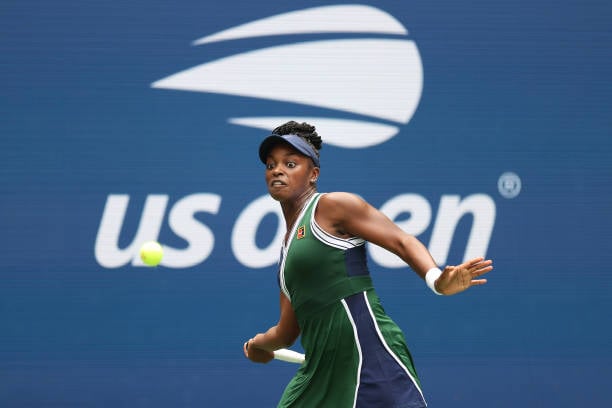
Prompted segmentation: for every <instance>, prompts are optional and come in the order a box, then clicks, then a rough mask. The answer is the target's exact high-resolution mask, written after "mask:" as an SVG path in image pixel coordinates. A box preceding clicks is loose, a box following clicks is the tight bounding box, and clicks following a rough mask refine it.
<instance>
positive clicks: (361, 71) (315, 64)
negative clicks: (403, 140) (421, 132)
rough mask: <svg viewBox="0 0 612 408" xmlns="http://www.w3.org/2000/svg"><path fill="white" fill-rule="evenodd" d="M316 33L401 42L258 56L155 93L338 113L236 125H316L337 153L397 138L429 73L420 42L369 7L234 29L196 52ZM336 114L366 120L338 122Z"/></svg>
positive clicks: (318, 44) (297, 48)
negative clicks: (225, 96)
mask: <svg viewBox="0 0 612 408" xmlns="http://www.w3.org/2000/svg"><path fill="white" fill-rule="evenodd" d="M313 33H345V34H351V35H352V37H354V35H355V34H364V35H368V34H376V35H377V36H380V35H381V34H383V35H388V36H396V37H397V38H346V39H330V40H320V41H306V42H296V43H292V44H289V45H281V46H276V47H269V48H261V49H254V50H252V51H249V52H245V53H240V54H235V55H231V56H228V57H225V58H221V59H217V60H214V61H211V62H208V63H205V64H202V65H198V66H195V67H192V68H189V69H186V70H184V71H181V72H178V73H176V74H173V75H170V76H168V77H165V78H162V79H160V80H158V81H156V82H154V83H153V84H151V86H152V87H153V88H164V89H175V90H183V91H196V92H209V93H220V94H228V95H238V96H246V97H254V98H261V99H268V100H275V101H281V102H292V103H296V104H303V105H309V106H313V107H319V108H326V109H329V110H332V111H330V113H329V116H324V117H313V116H303V115H300V114H299V112H297V111H296V113H295V114H294V115H292V116H291V117H284V116H279V115H271V116H257V117H231V118H228V121H229V122H230V123H232V124H236V125H242V126H247V127H252V128H257V129H263V130H270V129H273V128H274V127H276V126H278V124H279V123H283V122H286V121H288V120H296V121H300V122H301V121H305V122H310V123H316V125H317V130H318V131H319V132H320V133H321V134H324V135H325V142H326V143H329V144H330V145H335V146H340V147H345V148H364V147H369V146H374V145H377V144H380V143H383V142H385V141H387V140H389V139H390V138H392V137H393V136H395V135H396V134H397V133H398V132H399V130H400V129H399V125H402V124H406V123H408V122H409V121H410V119H411V118H412V116H413V114H414V112H415V110H416V108H417V106H418V103H419V101H420V99H421V92H422V89H423V67H422V64H421V57H420V55H419V52H418V49H417V47H416V45H415V43H414V41H411V40H409V39H406V38H405V37H406V36H407V35H408V31H407V30H406V28H405V27H404V26H403V25H402V24H401V23H400V22H399V21H397V20H396V19H395V18H394V17H393V16H391V15H390V14H388V13H386V12H384V11H382V10H379V9H377V8H374V7H371V6H365V5H336V6H324V7H315V8H309V9H305V10H297V11H292V12H289V13H284V14H278V15H275V16H271V17H268V18H264V19H260V20H256V21H252V22H249V23H246V24H243V25H239V26H236V27H232V28H229V29H227V30H224V31H221V32H218V33H215V34H212V35H209V36H206V37H203V38H200V39H198V40H196V41H194V42H193V44H194V45H203V44H209V43H212V42H217V41H228V40H235V39H245V38H254V37H262V36H272V35H291V34H292V35H296V34H313ZM297 109H299V108H297ZM333 110H335V111H337V114H338V115H343V116H346V115H347V114H353V115H359V116H360V118H359V119H347V118H344V117H333V116H332V115H334V112H333ZM347 135H350V136H347Z"/></svg>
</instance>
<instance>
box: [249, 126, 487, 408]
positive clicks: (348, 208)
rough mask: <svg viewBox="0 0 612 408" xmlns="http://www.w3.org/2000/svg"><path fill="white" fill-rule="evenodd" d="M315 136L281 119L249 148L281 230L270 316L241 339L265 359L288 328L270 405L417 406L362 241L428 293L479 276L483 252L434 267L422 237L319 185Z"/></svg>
mask: <svg viewBox="0 0 612 408" xmlns="http://www.w3.org/2000/svg"><path fill="white" fill-rule="evenodd" d="M321 143H322V141H321V137H320V136H319V135H318V134H317V132H316V130H315V128H314V126H311V125H309V124H307V123H301V124H299V123H296V122H293V121H291V122H288V123H285V124H284V125H282V126H279V127H278V128H276V129H274V131H273V134H272V135H270V136H268V137H267V138H265V139H264V140H263V142H262V143H261V145H260V147H259V158H260V159H261V161H262V162H263V163H264V164H265V168H266V170H265V179H266V184H267V187H268V192H269V193H270V195H271V196H272V197H273V198H274V199H275V200H277V201H278V202H279V203H280V205H281V208H282V212H283V215H284V218H285V222H286V226H287V233H286V235H285V238H284V241H283V246H282V253H281V259H280V268H279V273H278V281H279V286H280V318H279V321H278V323H277V324H276V325H275V326H274V327H271V328H270V329H269V330H268V331H266V332H265V333H259V334H257V335H256V336H255V337H253V338H252V339H249V340H248V341H247V342H246V343H245V344H244V353H245V355H246V356H247V357H248V358H249V359H250V360H252V361H254V362H260V363H266V362H268V361H270V360H271V359H272V358H273V351H274V350H277V349H280V348H285V347H289V346H290V345H292V344H293V343H294V342H295V340H296V339H297V338H298V336H300V335H301V342H302V346H303V348H304V351H305V354H306V361H305V362H304V364H302V365H301V367H300V369H299V370H298V372H297V373H296V375H295V377H294V378H293V379H292V380H291V382H290V383H289V384H288V385H287V387H286V389H285V392H284V393H283V395H282V397H281V400H280V402H279V404H278V407H304V408H312V407H334V408H344V407H367V408H371V407H381V408H382V407H384V408H389V407H415V408H416V407H426V406H427V404H426V402H425V398H424V396H423V392H422V390H421V384H420V382H419V378H418V376H417V373H416V370H415V368H414V364H413V360H412V357H411V355H410V352H409V351H408V348H407V346H406V341H405V339H404V335H403V333H402V331H401V330H400V328H399V327H398V326H397V325H396V324H395V323H394V322H393V321H392V320H391V319H390V318H389V316H388V315H387V314H386V313H385V311H384V309H383V307H382V306H381V303H380V300H379V298H378V296H377V294H376V291H375V290H374V287H373V285H372V280H371V278H370V274H369V271H368V268H367V265H366V252H365V243H366V242H368V241H369V242H372V243H374V244H376V245H379V246H381V247H383V248H385V249H387V250H389V251H391V252H393V253H394V254H396V255H397V256H399V257H400V258H401V259H402V260H403V261H404V262H406V263H407V264H408V265H409V266H410V267H411V268H412V270H413V271H415V272H416V273H417V274H418V275H419V276H420V277H421V278H423V279H425V281H426V283H427V285H428V286H429V287H430V288H431V289H432V290H433V291H434V292H435V293H437V294H442V295H452V294H455V293H459V292H462V291H464V290H466V289H468V288H470V287H472V286H475V285H482V284H484V283H486V279H483V278H481V276H482V275H483V274H485V273H487V272H489V271H491V270H492V269H493V266H492V261H491V260H485V259H483V258H476V259H473V260H470V261H468V262H465V263H463V264H461V265H458V266H446V267H445V268H444V270H443V271H441V270H440V269H438V268H437V266H436V264H435V262H434V260H433V258H432V256H431V255H430V253H429V252H428V250H427V249H426V248H425V246H424V245H423V244H422V243H421V242H420V241H419V240H418V239H416V238H415V237H413V236H411V235H409V234H407V233H405V232H404V231H403V230H401V229H400V228H399V227H398V226H396V225H395V224H394V223H393V222H392V221H391V220H390V219H389V218H387V217H386V216H385V215H384V214H382V213H381V212H380V211H378V210H377V209H375V208H374V207H372V206H371V205H370V204H368V203H367V202H365V201H364V200H363V199H361V198H360V197H358V196H357V195H354V194H350V193H344V192H331V193H325V194H321V193H318V192H317V187H316V182H317V179H318V177H319V175H320V171H321V170H320V168H321V166H320V158H319V150H320V149H321Z"/></svg>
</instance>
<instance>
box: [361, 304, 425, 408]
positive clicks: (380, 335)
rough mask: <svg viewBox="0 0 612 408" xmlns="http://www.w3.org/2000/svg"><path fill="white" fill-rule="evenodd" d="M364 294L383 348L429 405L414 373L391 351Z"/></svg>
mask: <svg viewBox="0 0 612 408" xmlns="http://www.w3.org/2000/svg"><path fill="white" fill-rule="evenodd" d="M362 294H363V297H364V300H365V303H366V305H367V306H368V311H369V312H370V316H371V317H372V321H373V322H374V328H375V329H376V334H378V338H379V339H380V341H381V342H382V344H383V346H385V349H386V350H387V352H388V353H389V354H390V355H391V357H393V359H394V360H395V361H396V362H397V364H399V365H400V367H402V369H403V370H404V371H405V372H406V374H408V377H410V380H411V381H412V383H413V384H414V386H415V387H416V389H417V390H419V393H420V394H421V398H423V402H425V405H427V401H425V397H424V396H423V391H422V390H421V387H419V384H418V383H417V381H416V380H415V379H414V377H413V376H412V373H411V372H410V370H408V368H407V367H406V366H405V365H404V363H403V362H402V360H400V358H399V357H398V356H397V355H396V354H395V353H394V352H393V351H392V350H391V348H390V347H389V345H388V344H387V342H386V341H385V338H384V337H383V335H382V332H381V331H380V328H379V327H378V322H377V321H376V316H374V312H373V311H372V307H371V306H370V301H369V299H368V295H367V293H366V292H363V293H362Z"/></svg>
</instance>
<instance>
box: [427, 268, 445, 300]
mask: <svg viewBox="0 0 612 408" xmlns="http://www.w3.org/2000/svg"><path fill="white" fill-rule="evenodd" d="M440 275H442V271H441V270H440V269H439V268H436V267H434V268H431V269H430V270H428V271H427V273H426V274H425V282H426V283H427V286H429V289H431V290H432V291H433V293H435V294H436V295H441V293H440V292H438V291H437V290H436V280H437V279H438V278H439V277H440Z"/></svg>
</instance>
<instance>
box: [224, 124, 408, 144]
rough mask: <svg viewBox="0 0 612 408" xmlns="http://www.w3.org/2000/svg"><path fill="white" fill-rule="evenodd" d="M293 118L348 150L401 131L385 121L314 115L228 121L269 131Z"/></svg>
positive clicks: (326, 141) (386, 138) (324, 140)
mask: <svg viewBox="0 0 612 408" xmlns="http://www.w3.org/2000/svg"><path fill="white" fill-rule="evenodd" d="M290 120H295V121H296V122H298V123H301V122H308V123H312V124H315V125H316V127H317V133H318V134H320V135H321V137H322V138H323V143H324V144H329V145H333V146H338V147H344V148H349V149H357V148H363V147H370V146H375V145H377V144H381V143H383V142H386V141H387V140H389V139H391V138H392V137H393V136H395V135H396V134H397V132H399V129H398V128H397V127H396V126H390V125H384V124H382V123H372V122H364V121H360V120H351V119H335V118H322V117H312V116H291V117H289V116H273V117H272V116H270V117H249V118H230V119H229V122H230V123H233V124H235V125H241V126H248V127H252V128H255V129H262V130H265V131H268V132H269V131H270V130H271V129H274V128H275V127H277V126H278V125H279V124H281V123H286V122H288V121H290Z"/></svg>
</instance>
